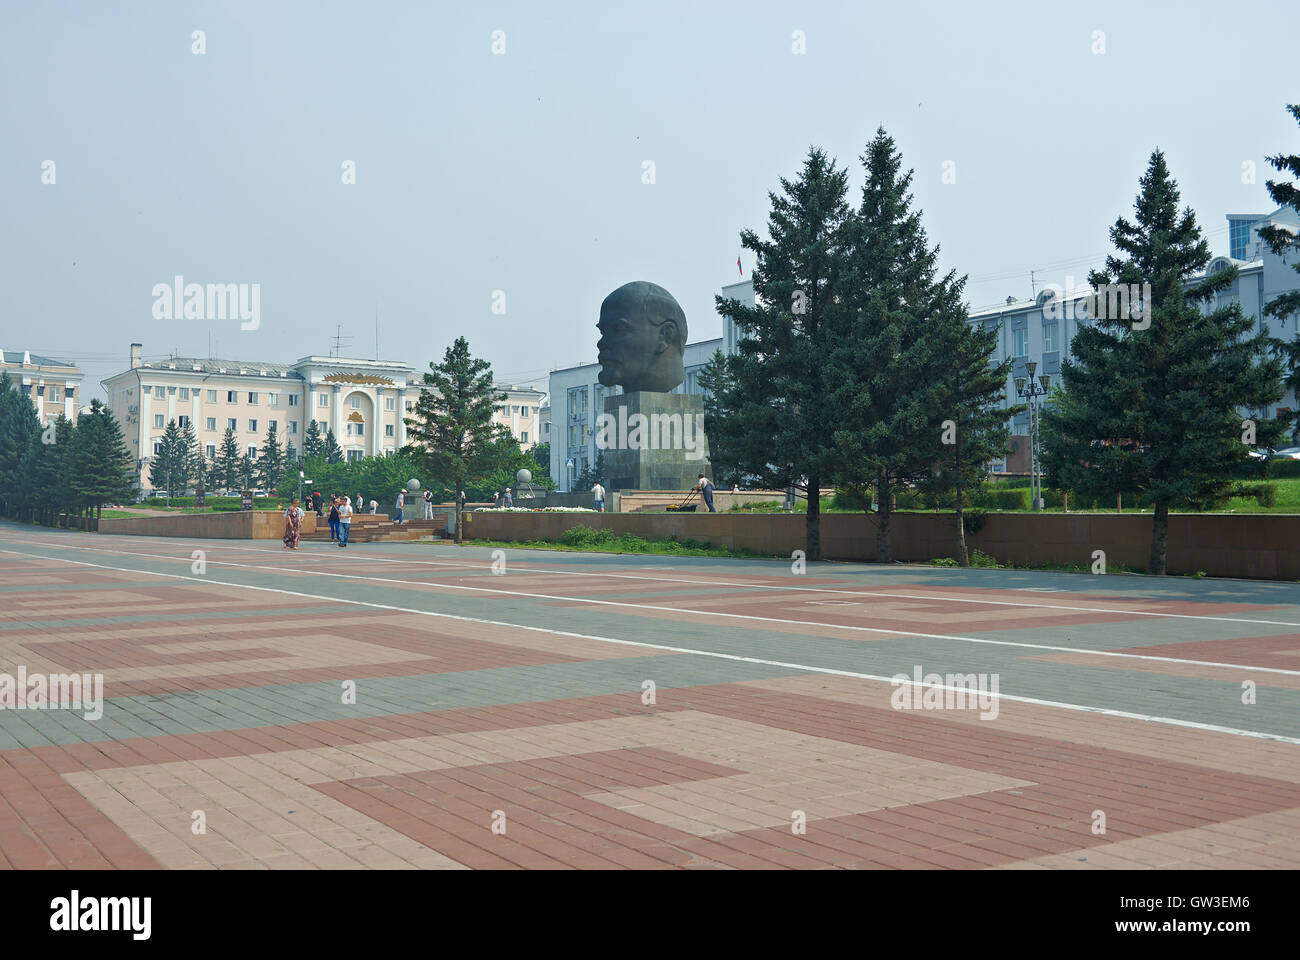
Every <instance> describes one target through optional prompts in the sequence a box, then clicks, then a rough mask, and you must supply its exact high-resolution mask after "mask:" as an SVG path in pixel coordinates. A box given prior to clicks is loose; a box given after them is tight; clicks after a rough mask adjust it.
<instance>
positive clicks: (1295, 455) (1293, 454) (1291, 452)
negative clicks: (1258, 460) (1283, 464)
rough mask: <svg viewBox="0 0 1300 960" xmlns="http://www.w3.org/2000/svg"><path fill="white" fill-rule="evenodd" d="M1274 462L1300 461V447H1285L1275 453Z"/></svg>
mask: <svg viewBox="0 0 1300 960" xmlns="http://www.w3.org/2000/svg"><path fill="white" fill-rule="evenodd" d="M1271 459H1273V460H1300V447H1283V448H1282V449H1281V450H1274V451H1273V456H1272V458H1271Z"/></svg>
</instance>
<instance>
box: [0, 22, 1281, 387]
mask: <svg viewBox="0 0 1300 960" xmlns="http://www.w3.org/2000/svg"><path fill="white" fill-rule="evenodd" d="M1297 11H1300V6H1297V5H1296V4H1295V3H1294V2H1290V3H1268V2H1264V3H1253V4H1247V5H1244V6H1235V5H1230V4H1229V5H1225V4H1223V3H1221V2H1215V3H1208V2H1206V3H1155V2H1140V0H1139V2H1135V0H1129V2H1125V3H1115V4H1110V3H1088V4H1082V3H1078V4H1070V5H1069V8H1068V9H1067V8H1065V7H1064V6H1063V5H1059V4H1046V3H1041V2H1038V3H1026V4H1023V5H1022V4H992V5H990V4H984V3H970V2H960V3H958V2H950V3H918V2H912V3H888V4H882V3H863V2H859V3H849V2H843V3H831V2H825V3H819V2H809V0H804V2H800V3H763V2H754V0H745V2H716V0H703V2H701V0H695V2H689V3H676V2H653V3H650V2H642V3H618V2H603V3H595V2H592V3H586V2H583V3H579V2H564V0H553V2H547V3H540V2H528V3H508V2H492V3H487V2H484V3H449V2H438V0H435V2H423V3H414V2H411V3H402V2H364V3H338V2H329V0H321V2H316V3H298V2H285V0H257V2H248V3H244V2H226V3H189V2H135V0H132V2H118V3H108V2H83V3H59V2H16V0H3V2H2V3H0V224H2V225H3V228H2V229H0V280H2V281H3V284H2V287H0V289H2V290H3V294H4V301H3V306H2V310H3V313H0V347H2V348H5V349H21V348H27V349H30V350H31V351H32V352H34V353H41V354H45V355H48V356H53V357H58V358H63V359H68V360H72V361H74V362H76V363H78V364H79V365H80V366H81V367H82V368H83V370H84V371H85V373H86V385H85V386H86V390H85V396H86V398H87V399H89V398H90V397H91V396H94V395H102V391H101V388H100V386H99V381H100V380H101V379H103V378H104V377H106V376H109V375H111V374H113V373H116V372H118V371H120V370H122V369H124V368H125V367H126V365H127V346H128V344H129V343H130V342H131V341H140V342H142V343H143V344H144V352H145V355H146V357H161V356H165V355H167V354H169V353H171V352H172V351H173V350H175V351H177V352H178V353H179V354H181V355H199V356H207V355H208V354H209V338H211V340H212V341H213V344H214V346H213V351H214V352H215V354H216V355H218V356H221V357H226V358H231V359H245V360H276V361H281V362H285V361H292V360H296V359H297V358H299V357H302V356H305V355H308V354H312V353H315V354H326V353H328V352H329V350H330V347H331V337H332V336H333V334H334V333H335V329H336V325H338V324H342V327H343V333H344V335H345V336H348V335H350V336H351V337H352V346H351V347H350V348H349V349H347V350H345V351H344V352H345V355H351V356H360V357H373V356H374V350H375V329H374V327H375V324H374V317H375V311H376V308H377V309H378V311H379V318H380V334H379V352H380V355H381V356H382V357H383V358H386V359H399V360H405V361H407V362H411V363H413V364H415V365H417V366H419V367H420V368H422V369H423V368H424V365H425V364H426V363H427V362H428V361H429V360H431V359H435V358H439V357H441V355H442V351H443V349H444V348H445V347H446V346H447V345H448V344H449V343H450V342H451V341H452V340H453V339H454V338H455V337H456V336H458V335H462V334H463V335H464V336H466V337H467V338H468V339H469V342H470V347H471V349H472V350H473V351H474V352H475V353H476V354H478V355H480V356H483V357H485V358H487V359H488V360H490V361H491V362H492V364H493V367H494V369H495V371H496V374H497V379H498V381H501V382H516V381H517V382H523V381H533V382H536V383H538V384H539V385H541V386H542V387H543V388H544V387H545V383H546V382H545V377H546V374H547V373H548V372H549V370H550V369H552V368H553V367H559V366H569V365H572V364H575V363H581V362H589V361H591V360H594V357H595V340H596V331H595V323H596V319H597V311H598V308H599V305H600V301H601V300H602V299H603V298H604V296H605V295H606V294H607V293H608V292H609V291H610V290H612V289H614V288H615V287H617V286H619V285H620V284H622V283H625V282H627V281H629V280H635V279H644V280H651V281H654V282H656V283H659V284H662V285H664V286H665V287H667V288H668V289H669V290H671V291H672V292H673V293H674V294H675V295H676V297H677V298H678V300H679V301H681V303H682V305H683V307H684V308H685V310H686V314H687V319H688V322H689V325H690V335H691V339H692V340H698V339H704V338H706V337H711V336H718V335H719V334H720V331H721V323H720V321H719V319H718V317H717V315H716V314H715V312H714V310H713V302H712V298H713V295H714V293H715V292H717V290H718V288H719V287H720V286H721V285H722V284H724V283H730V282H733V281H734V280H736V279H737V278H738V273H737V269H736V258H737V256H741V259H742V263H743V266H744V270H745V275H746V276H748V274H749V269H750V259H749V254H748V253H745V254H743V255H742V254H741V250H740V246H739V240H738V233H739V231H740V230H741V229H742V228H745V227H751V228H755V229H764V228H765V225H766V217H767V210H768V206H769V204H768V199H767V193H768V191H769V190H773V189H776V187H777V180H778V178H779V177H780V176H783V175H786V176H788V175H792V174H794V173H795V172H796V171H797V170H798V168H799V165H800V162H801V160H802V158H803V156H804V155H805V154H806V152H807V150H808V147H809V145H810V144H817V145H820V146H822V147H823V148H825V149H826V150H827V151H828V152H830V153H831V154H832V155H833V156H835V157H836V158H837V160H838V161H839V163H840V164H841V165H847V166H849V167H850V169H851V183H852V191H853V197H852V199H853V201H854V202H856V200H857V195H858V191H859V190H860V186H861V182H862V175H861V166H860V161H859V159H858V158H859V156H860V154H861V153H862V151H863V147H864V145H865V143H866V142H867V140H868V139H869V138H870V137H871V135H872V134H873V132H874V130H875V128H876V127H877V125H879V124H883V125H884V126H885V128H886V129H887V130H888V132H889V133H891V134H892V135H893V136H894V137H895V138H896V140H897V141H898V144H899V147H900V149H901V150H902V152H903V159H904V162H905V163H906V164H907V165H909V166H911V167H914V168H915V170H916V181H915V185H914V187H915V195H916V200H917V203H918V204H919V206H920V207H921V208H922V209H923V210H924V213H925V224H926V228H927V230H928V232H929V235H930V238H931V240H932V242H938V243H939V244H940V245H941V247H942V258H943V263H944V265H945V267H953V268H956V269H957V270H958V271H959V272H962V273H966V274H969V275H970V285H969V288H968V295H969V301H970V303H971V304H972V306H976V307H978V306H985V305H989V304H992V303H996V302H1000V301H1001V300H1003V299H1004V298H1005V297H1006V296H1007V295H1008V294H1014V295H1016V296H1020V297H1026V296H1029V294H1030V276H1029V274H1030V270H1031V269H1032V270H1035V271H1037V273H1036V277H1037V279H1038V282H1039V283H1040V284H1041V283H1044V282H1056V283H1060V284H1062V285H1064V283H1065V278H1066V276H1067V275H1070V274H1072V275H1074V276H1075V277H1077V278H1078V279H1079V280H1080V282H1081V281H1082V278H1083V277H1084V276H1085V275H1086V273H1087V270H1088V268H1089V266H1092V265H1095V264H1096V262H1097V261H1098V259H1099V258H1100V257H1101V256H1102V255H1104V254H1105V253H1106V252H1108V250H1109V242H1108V239H1107V229H1108V227H1109V225H1110V224H1111V223H1112V222H1113V221H1114V219H1115V217H1116V216H1117V215H1120V214H1125V215H1128V214H1130V213H1131V209H1132V203H1133V198H1134V196H1135V194H1136V190H1137V181H1138V177H1139V176H1140V175H1141V173H1142V171H1143V168H1144V166H1145V164H1146V160H1147V158H1148V156H1149V154H1150V152H1151V150H1152V148H1154V147H1155V146H1157V145H1158V146H1160V147H1161V148H1163V149H1164V150H1165V151H1166V152H1167V154H1168V158H1169V163H1170V166H1171V168H1172V171H1173V173H1174V176H1175V177H1176V178H1177V180H1178V182H1179V184H1180V186H1181V188H1182V192H1183V199H1184V202H1185V203H1189V204H1190V205H1191V206H1192V207H1193V208H1194V209H1195V210H1196V211H1197V213H1198V216H1199V219H1200V221H1201V223H1202V224H1203V225H1204V226H1205V227H1207V228H1208V231H1209V235H1210V240H1211V245H1212V247H1213V248H1214V250H1215V252H1217V253H1226V252H1227V231H1226V222H1225V220H1224V214H1225V213H1229V212H1232V213H1237V212H1256V211H1258V212H1265V211H1269V210H1272V209H1273V205H1272V204H1270V202H1269V200H1268V196H1267V193H1266V192H1265V189H1264V181H1265V180H1266V179H1267V178H1268V176H1269V174H1270V172H1271V168H1267V167H1266V165H1265V163H1264V156H1265V155H1266V154H1273V153H1277V152H1279V151H1280V150H1284V149H1285V150H1287V151H1289V152H1295V151H1297V150H1300V129H1298V128H1297V127H1296V125H1295V123H1294V121H1293V120H1292V119H1291V118H1290V117H1289V116H1288V115H1287V113H1286V112H1285V108H1284V105H1285V104H1286V103H1287V102H1297V101H1300V80H1298V79H1297V74H1296V69H1295V65H1296V60H1295V50H1294V46H1295V45H1294V38H1295V36H1296V35H1297V32H1296V31H1297V27H1298V26H1300V13H1298V12H1297ZM195 30H202V31H204V40H205V44H206V53H204V54H203V55H196V54H195V53H193V52H192V48H193V43H194V41H193V39H192V34H193V32H194V31H195ZM498 30H499V31H503V32H504V35H505V52H504V54H494V53H493V51H492V46H493V32H494V31H498ZM795 31H802V32H803V37H804V43H805V47H806V52H805V53H802V54H798V53H794V52H792V46H793V45H794V44H795V43H796V42H797V41H796V40H795V39H794V38H793V37H792V35H793V34H794V32H795ZM1097 31H1104V53H1100V52H1094V49H1095V48H1097V47H1098V46H1099V37H1098V35H1097V33H1096V32H1097ZM47 160H52V161H54V164H55V167H54V170H55V178H56V182H55V183H54V184H53V185H46V184H43V183H42V164H43V163H44V162H45V161H47ZM647 160H649V161H652V162H653V164H654V179H655V182H654V183H653V184H646V183H643V182H642V181H643V171H644V166H643V164H644V162H645V161H647ZM345 161H352V162H354V163H355V168H356V183H355V184H343V183H342V182H341V181H342V165H343V164H344V162H345ZM948 161H951V164H952V166H951V167H949V168H948V169H950V170H952V171H954V172H955V182H954V183H944V182H943V174H944V170H945V163H946V162H948ZM1246 161H1253V162H1254V163H1255V164H1256V165H1257V177H1256V181H1257V182H1255V183H1243V168H1242V164H1243V163H1244V162H1246ZM177 274H180V275H182V276H184V277H185V279H186V281H187V282H198V283H254V282H256V283H260V284H261V325H260V327H259V328H258V329H257V330H250V331H242V330H240V325H239V323H238V321H232V320H226V321H208V320H201V321H195V320H190V321H185V320H171V321H159V320H155V319H153V317H152V315H151V309H152V307H153V303H154V298H153V295H152V293H151V291H152V288H153V286H154V284H156V283H160V282H168V283H169V282H171V280H172V278H173V277H174V276H175V275H177ZM1040 289H1041V287H1040ZM497 290H500V291H504V293H505V307H506V313H505V315H503V316H502V315H494V314H493V312H492V305H493V292H494V291H497Z"/></svg>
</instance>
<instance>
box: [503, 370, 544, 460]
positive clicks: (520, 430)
mask: <svg viewBox="0 0 1300 960" xmlns="http://www.w3.org/2000/svg"><path fill="white" fill-rule="evenodd" d="M497 389H498V390H500V391H501V392H502V393H504V394H505V395H506V398H505V400H504V401H502V402H501V403H499V404H497V407H496V412H495V413H494V414H493V416H492V420H493V422H494V423H500V424H504V425H505V426H506V427H508V428H509V429H510V432H511V434H513V435H514V438H515V439H516V440H518V441H519V447H520V449H522V450H529V449H531V448H533V447H535V446H536V445H537V444H539V443H541V442H542V437H541V429H542V401H543V400H545V399H546V393H545V391H542V390H534V389H533V388H531V387H520V386H518V385H517V384H513V383H511V384H504V383H498V384H497Z"/></svg>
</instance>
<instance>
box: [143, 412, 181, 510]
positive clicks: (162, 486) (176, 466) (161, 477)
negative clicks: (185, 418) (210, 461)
mask: <svg viewBox="0 0 1300 960" xmlns="http://www.w3.org/2000/svg"><path fill="white" fill-rule="evenodd" d="M187 454H188V450H187V448H186V444H185V435H184V433H183V432H182V430H181V428H180V427H179V426H177V424H176V421H175V420H168V421H167V428H166V429H165V430H164V431H163V435H162V437H161V439H160V440H159V442H158V451H157V452H156V453H155V454H154V455H153V456H152V457H151V458H150V460H149V485H150V486H152V487H153V488H154V489H155V490H166V491H167V495H168V496H169V497H174V496H176V494H177V491H178V490H184V489H185V483H186V480H187V479H188V477H189V468H190V459H189V456H188V455H187Z"/></svg>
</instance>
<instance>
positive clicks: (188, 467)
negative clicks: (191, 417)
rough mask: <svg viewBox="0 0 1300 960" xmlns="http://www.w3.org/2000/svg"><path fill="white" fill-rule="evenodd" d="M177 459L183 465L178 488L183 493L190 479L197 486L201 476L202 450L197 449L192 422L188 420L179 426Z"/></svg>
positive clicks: (196, 439) (197, 442)
mask: <svg viewBox="0 0 1300 960" xmlns="http://www.w3.org/2000/svg"><path fill="white" fill-rule="evenodd" d="M178 459H179V460H180V461H181V462H182V463H183V464H184V465H185V480H184V482H183V483H182V485H181V486H180V488H179V489H180V491H181V492H182V493H184V492H185V488H186V487H188V486H189V485H190V481H191V480H193V481H194V483H195V485H196V486H197V485H198V484H199V483H200V481H201V478H202V477H203V451H202V450H200V449H199V441H198V438H197V437H195V436H194V424H193V423H190V422H188V421H187V422H186V424H185V426H183V427H182V428H181V454H180V456H179V457H178Z"/></svg>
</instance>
